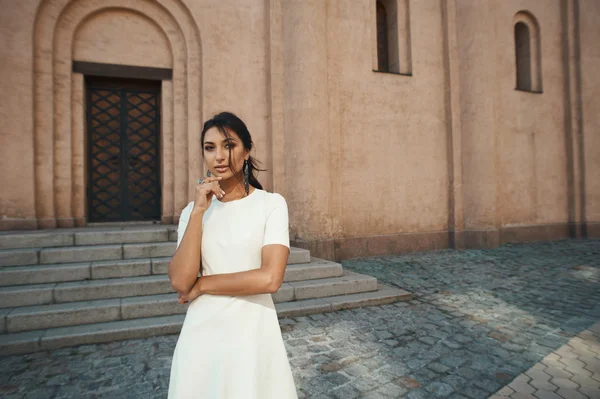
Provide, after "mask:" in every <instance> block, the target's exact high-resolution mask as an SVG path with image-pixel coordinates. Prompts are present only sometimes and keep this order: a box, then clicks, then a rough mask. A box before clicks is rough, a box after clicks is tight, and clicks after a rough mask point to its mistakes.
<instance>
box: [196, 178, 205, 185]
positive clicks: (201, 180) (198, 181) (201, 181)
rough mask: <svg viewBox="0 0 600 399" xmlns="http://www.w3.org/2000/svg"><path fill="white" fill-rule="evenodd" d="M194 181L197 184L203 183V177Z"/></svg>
mask: <svg viewBox="0 0 600 399" xmlns="http://www.w3.org/2000/svg"><path fill="white" fill-rule="evenodd" d="M196 183H198V184H204V179H198V180H196Z"/></svg>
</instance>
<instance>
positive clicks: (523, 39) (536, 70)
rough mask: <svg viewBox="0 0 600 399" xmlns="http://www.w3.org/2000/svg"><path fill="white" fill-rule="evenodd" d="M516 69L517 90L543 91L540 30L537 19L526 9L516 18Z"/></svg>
mask: <svg viewBox="0 0 600 399" xmlns="http://www.w3.org/2000/svg"><path fill="white" fill-rule="evenodd" d="M514 35H515V61H516V62H515V71H516V88H517V90H524V91H531V92H538V93H541V91H542V69H541V67H542V62H541V61H542V60H541V49H540V47H541V46H540V30H539V25H538V23H537V21H536V19H535V18H534V17H533V15H531V14H530V13H528V12H526V11H521V12H518V13H517V14H516V15H515V18H514Z"/></svg>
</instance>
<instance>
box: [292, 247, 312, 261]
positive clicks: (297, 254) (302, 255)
mask: <svg viewBox="0 0 600 399" xmlns="http://www.w3.org/2000/svg"><path fill="white" fill-rule="evenodd" d="M287 263H288V265H295V264H298V263H310V251H309V250H308V249H302V248H296V247H292V248H290V255H289V257H288V262H287Z"/></svg>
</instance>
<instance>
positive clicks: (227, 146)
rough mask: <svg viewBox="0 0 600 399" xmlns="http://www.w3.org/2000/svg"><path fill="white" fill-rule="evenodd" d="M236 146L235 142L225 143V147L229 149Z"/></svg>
mask: <svg viewBox="0 0 600 399" xmlns="http://www.w3.org/2000/svg"><path fill="white" fill-rule="evenodd" d="M233 147H235V146H234V145H233V144H225V148H227V149H229V148H233Z"/></svg>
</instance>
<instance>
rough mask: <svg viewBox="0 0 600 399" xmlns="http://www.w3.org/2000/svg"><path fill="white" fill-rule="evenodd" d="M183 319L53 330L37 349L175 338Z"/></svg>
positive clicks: (127, 322) (159, 318)
mask: <svg viewBox="0 0 600 399" xmlns="http://www.w3.org/2000/svg"><path fill="white" fill-rule="evenodd" d="M184 319H185V315H173V316H163V317H152V318H147V319H135V320H124V321H114V322H108V323H97V324H89V325H84V326H76V327H61V328H54V329H51V330H48V331H47V332H46V334H44V336H43V337H42V339H41V341H40V348H41V349H42V350H47V349H57V348H63V347H67V346H76V345H86V344H97V343H102V342H113V341H120V340H126V339H136V338H146V337H152V336H155V335H168V334H177V333H179V331H181V326H182V325H183V320H184Z"/></svg>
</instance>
